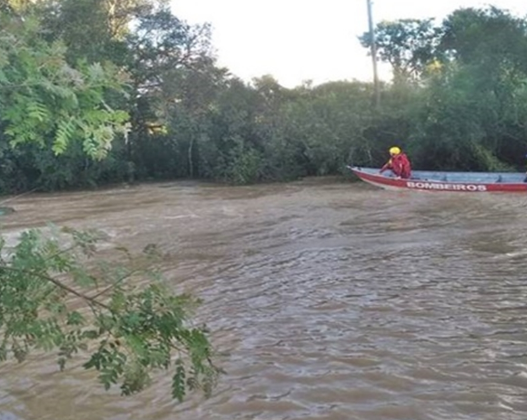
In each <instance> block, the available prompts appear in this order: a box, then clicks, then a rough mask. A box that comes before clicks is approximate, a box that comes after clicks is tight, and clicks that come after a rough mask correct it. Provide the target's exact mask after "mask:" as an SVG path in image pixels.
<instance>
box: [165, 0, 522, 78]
mask: <svg viewBox="0 0 527 420" xmlns="http://www.w3.org/2000/svg"><path fill="white" fill-rule="evenodd" d="M366 4H367V2H366V0H265V1H264V0H171V7H172V10H173V12H174V14H175V15H176V16H177V17H178V18H180V19H182V20H185V21H186V22H188V23H190V24H200V23H205V22H207V23H210V24H211V26H212V44H213V46H214V48H215V53H216V57H217V59H218V60H217V62H218V65H220V66H225V67H227V68H228V69H229V70H230V71H231V73H232V74H234V75H236V76H238V77H240V78H242V79H243V80H246V81H250V80H251V79H252V78H254V77H261V76H263V75H266V74H270V75H272V76H274V77H275V78H276V79H277V80H278V82H279V83H280V84H281V85H282V86H285V87H288V88H293V87H295V86H298V85H300V84H302V83H303V82H304V81H308V80H310V81H312V82H313V83H314V84H315V85H316V84H320V83H325V82H328V81H336V80H353V79H357V80H362V81H371V80H372V79H373V76H372V74H373V72H372V62H371V57H370V56H368V50H366V49H365V48H363V47H362V46H361V45H360V43H359V41H358V39H357V37H358V36H359V35H361V34H363V33H364V32H365V31H367V30H368V12H367V6H366ZM488 4H492V5H494V6H497V7H499V8H501V9H507V10H509V11H510V12H512V13H513V14H516V15H519V16H527V2H526V1H525V0H521V1H520V0H494V1H480V0H439V1H433V0H373V5H372V11H373V20H374V24H375V23H376V22H380V21H382V20H395V19H402V18H428V17H433V18H437V19H438V20H439V21H440V20H441V19H443V18H444V17H446V16H447V15H448V14H449V13H451V12H452V11H454V10H456V9H458V8H460V7H478V6H479V7H482V6H485V5H488ZM379 76H380V78H381V79H385V80H389V78H390V70H389V67H388V66H387V65H382V64H381V65H380V67H379Z"/></svg>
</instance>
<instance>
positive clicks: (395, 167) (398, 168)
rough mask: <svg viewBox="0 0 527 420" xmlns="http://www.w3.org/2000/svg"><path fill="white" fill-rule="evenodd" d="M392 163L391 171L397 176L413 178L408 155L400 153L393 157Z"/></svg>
mask: <svg viewBox="0 0 527 420" xmlns="http://www.w3.org/2000/svg"><path fill="white" fill-rule="evenodd" d="M390 161H391V162H390V167H391V168H390V169H391V170H392V171H393V173H394V174H395V175H396V176H400V177H401V178H410V177H411V176H412V166H411V165H410V161H409V160H408V157H407V156H406V154H404V153H399V154H398V155H396V156H394V157H392V158H391V159H390Z"/></svg>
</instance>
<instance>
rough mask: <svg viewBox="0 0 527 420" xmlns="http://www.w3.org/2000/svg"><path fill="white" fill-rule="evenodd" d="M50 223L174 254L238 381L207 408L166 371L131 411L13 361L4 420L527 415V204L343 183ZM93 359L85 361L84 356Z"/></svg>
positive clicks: (116, 202)
mask: <svg viewBox="0 0 527 420" xmlns="http://www.w3.org/2000/svg"><path fill="white" fill-rule="evenodd" d="M6 205H11V206H13V207H15V209H16V213H13V214H11V215H8V216H4V217H2V218H0V227H1V230H2V232H3V233H4V234H5V235H6V236H7V238H8V240H9V241H13V240H14V239H15V238H16V235H18V233H19V232H20V231H21V230H22V229H24V228H26V227H39V226H44V225H45V223H46V222H48V221H51V222H53V223H56V224H58V225H69V226H73V227H77V228H82V227H90V228H92V227H95V228H98V229H101V230H103V231H104V232H106V233H107V236H108V241H110V242H111V243H115V244H122V245H125V246H127V247H129V248H131V249H132V250H140V249H142V248H143V247H144V246H145V245H147V244H149V243H156V244H158V246H159V248H160V249H161V250H163V251H164V252H166V253H169V254H170V255H171V256H172V257H171V258H170V259H168V260H167V262H166V267H165V269H166V272H167V275H168V276H169V279H170V281H171V282H172V283H173V285H174V290H175V291H178V292H179V291H191V292H192V293H194V294H196V295H198V296H200V297H201V298H203V299H204V305H203V308H202V310H201V312H200V314H199V316H200V319H202V320H203V321H205V322H207V323H208V325H209V326H210V327H211V329H212V330H213V331H214V334H213V340H214V344H215V346H216V348H217V349H218V351H221V352H222V354H221V355H220V356H219V359H218V360H217V362H218V364H220V365H221V366H222V367H223V368H224V369H225V370H226V371H227V375H226V376H224V377H222V378H221V382H220V384H219V386H218V387H217V389H216V390H215V392H214V395H213V396H212V397H211V398H210V399H209V400H206V401H203V400H202V398H201V397H199V396H194V397H192V398H190V399H189V400H188V401H186V402H185V403H184V404H181V405H178V404H175V403H174V402H173V401H172V400H171V398H170V389H169V382H170V378H169V376H168V375H166V376H161V377H160V378H159V380H158V381H157V382H156V383H154V384H153V385H152V386H151V387H150V388H149V389H147V390H146V391H145V392H143V393H141V394H139V395H136V396H134V397H132V398H124V397H120V396H119V395H118V391H117V390H116V391H115V392H114V391H110V392H105V391H104V390H103V389H102V387H101V386H100V385H99V384H98V383H97V382H95V381H94V380H92V378H93V375H92V374H90V373H86V372H84V371H83V370H82V369H81V368H79V367H78V365H77V366H75V365H72V366H71V367H70V368H69V369H68V370H66V371H65V372H62V373H60V372H58V371H57V370H58V369H57V367H56V365H55V364H54V357H41V356H39V357H35V358H32V359H31V360H29V361H27V362H24V363H23V364H22V365H17V364H4V365H0V419H1V420H14V419H17V420H20V419H23V420H37V419H38V420H66V419H67V420H69V419H72V420H93V419H104V420H143V419H149V420H169V419H170V420H172V419H189V420H231V419H258V420H286V419H287V420H296V419H303V420H308V419H310V420H315V419H316V420H340V419H342V420H355V419H356V420H392V419H393V420H395V419H404V420H428V419H430V420H432V419H433V420H435V419H445V420H447V419H448V420H465V419H467V420H468V419H471V420H472V419H477V420H516V419H517V420H525V419H526V418H527V212H526V209H527V196H525V195H514V194H512V195H500V194H496V195H491V194H470V193H447V192H445V193H442V192H441V193H437V192H436V193H434V192H388V191H383V190H380V189H374V188H373V187H369V186H367V185H365V184H362V183H360V184H353V183H349V182H339V181H337V180H334V179H316V180H312V179H310V180H304V181H300V182H294V183H289V184H277V185H261V186H251V187H228V186H217V185H210V184H202V183H185V182H183V183H166V184H153V185H141V186H134V187H131V188H115V189H110V190H104V191H97V192H82V193H66V194H50V195H29V196H24V197H20V198H19V199H17V200H15V201H12V202H11V203H9V204H6ZM79 363H81V361H79Z"/></svg>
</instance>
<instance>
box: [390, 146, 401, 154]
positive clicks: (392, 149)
mask: <svg viewBox="0 0 527 420" xmlns="http://www.w3.org/2000/svg"><path fill="white" fill-rule="evenodd" d="M399 153H401V149H399V148H398V147H391V148H390V155H398V154H399Z"/></svg>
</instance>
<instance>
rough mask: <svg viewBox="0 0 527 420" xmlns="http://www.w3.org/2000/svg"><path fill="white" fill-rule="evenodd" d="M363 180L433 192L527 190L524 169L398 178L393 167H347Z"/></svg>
mask: <svg viewBox="0 0 527 420" xmlns="http://www.w3.org/2000/svg"><path fill="white" fill-rule="evenodd" d="M347 168H348V169H350V170H351V171H352V172H353V173H354V174H355V175H356V176H358V177H359V178H360V179H361V180H362V181H364V182H367V183H368V184H371V185H374V186H376V187H380V188H384V189H386V190H414V191H434V192H438V191H440V192H445V191H451V192H527V182H524V180H525V179H526V178H525V173H523V172H448V171H447V172H435V171H412V176H411V178H409V179H401V178H397V177H396V176H395V175H394V174H393V173H392V172H391V171H390V170H387V171H386V172H384V173H382V174H381V173H379V168H362V167H359V166H348V167H347Z"/></svg>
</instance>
